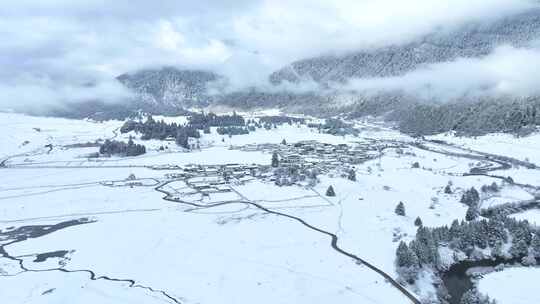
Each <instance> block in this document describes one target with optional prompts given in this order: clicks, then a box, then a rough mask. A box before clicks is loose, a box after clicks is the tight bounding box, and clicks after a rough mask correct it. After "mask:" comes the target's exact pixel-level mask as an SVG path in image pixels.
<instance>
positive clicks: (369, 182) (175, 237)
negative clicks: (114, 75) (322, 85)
mask: <svg viewBox="0 0 540 304" xmlns="http://www.w3.org/2000/svg"><path fill="white" fill-rule="evenodd" d="M0 119H1V120H2V121H3V124H2V125H0V128H5V129H6V130H9V132H1V133H2V135H0V141H1V142H2V143H3V144H2V147H1V148H0V149H1V150H0V161H1V160H2V159H4V158H8V159H7V161H6V164H7V165H9V166H12V167H8V168H3V169H1V171H0V172H1V174H0V229H1V230H2V231H8V230H9V229H13V227H21V226H25V225H43V224H54V223H59V222H62V221H66V220H70V219H78V218H90V219H92V220H94V222H92V223H89V224H85V225H81V226H74V227H69V228H66V229H62V230H59V231H56V232H54V233H51V234H48V235H45V236H43V237H40V238H36V239H28V240H26V241H24V242H17V243H14V244H12V245H7V246H5V250H6V251H7V252H9V254H10V255H12V256H35V255H36V254H39V253H44V252H53V251H57V250H67V251H69V252H70V253H69V259H67V260H64V262H65V265H58V261H56V260H50V261H47V266H48V264H55V263H56V264H57V265H56V266H57V267H60V266H61V267H63V268H64V269H68V270H80V269H91V270H92V271H93V272H95V273H96V274H100V275H107V276H109V277H113V278H123V279H127V278H129V279H130V280H134V281H136V282H137V283H138V284H142V285H145V286H152V287H153V288H155V289H159V290H165V291H167V293H168V294H170V295H173V296H174V297H175V298H177V299H179V300H180V302H182V303H216V302H218V303H276V302H277V303H407V302H408V300H407V299H406V298H405V297H404V296H403V295H402V294H401V293H399V292H398V291H397V290H396V289H395V288H393V287H392V286H391V285H390V284H388V283H386V282H385V281H384V279H383V278H382V277H380V276H378V275H377V274H376V273H374V272H373V271H371V270H369V269H368V268H367V267H365V266H363V265H358V264H357V263H355V261H354V260H352V259H350V258H348V257H346V256H344V255H341V254H339V253H338V252H336V251H335V250H333V249H332V248H331V247H330V238H329V237H328V236H327V235H324V234H320V233H317V232H314V231H312V230H308V229H306V228H305V227H304V226H302V225H301V224H299V223H298V222H296V221H294V220H291V219H289V218H285V217H280V216H277V215H273V214H268V213H265V212H263V211H262V210H260V209H257V208H254V207H253V206H247V205H245V204H242V203H236V204H228V205H223V206H219V207H214V208H208V209H204V208H201V209H195V208H192V207H189V206H185V205H181V204H176V203H174V202H168V201H165V200H163V199H162V197H163V196H164V195H163V193H160V192H157V191H156V190H155V187H154V186H153V185H154V184H153V183H148V184H143V185H142V186H138V187H129V186H125V187H111V186H107V183H109V184H110V183H112V184H115V183H116V184H122V183H121V181H123V180H125V179H126V178H127V177H128V176H130V175H131V174H133V175H135V176H136V177H137V178H144V179H154V180H155V181H156V183H159V182H163V181H165V180H166V178H165V174H167V173H174V172H175V171H174V170H152V169H151V168H149V167H150V166H154V165H188V164H227V163H241V164H262V165H265V164H269V163H270V158H271V155H270V154H268V153H263V152H259V151H253V152H245V151H240V150H237V149H230V147H231V146H241V145H246V144H258V143H280V142H281V141H282V140H283V139H286V140H287V142H289V143H294V142H298V141H302V140H317V141H319V142H325V143H331V144H354V143H357V142H367V140H371V139H377V140H382V139H384V140H400V141H405V142H413V141H414V140H413V139H412V138H409V137H408V136H406V135H403V134H400V133H398V132H396V131H393V130H389V129H384V128H374V127H373V126H365V125H361V124H360V125H359V126H360V127H362V126H364V127H365V128H364V129H363V130H364V131H362V132H361V134H360V136H359V137H354V136H332V135H328V134H322V133H318V132H316V131H314V130H313V129H310V128H307V127H306V126H296V125H292V126H289V125H284V126H280V127H278V128H277V129H273V130H258V131H256V132H253V133H250V134H248V135H242V136H233V137H231V138H229V137H223V136H220V135H218V134H216V132H215V130H214V129H213V130H212V133H211V134H210V135H204V136H203V138H202V139H201V142H202V143H203V145H202V150H200V151H193V152H184V151H182V150H181V149H179V148H177V147H176V146H175V145H174V143H163V142H159V141H141V140H139V139H137V138H136V139H135V140H136V141H137V142H140V143H143V144H145V145H147V147H149V151H148V153H147V154H146V155H142V156H139V157H131V158H119V157H116V158H115V157H113V158H110V159H99V160H98V161H96V160H89V159H87V158H85V155H88V154H89V153H93V152H97V150H98V148H97V147H85V148H66V145H72V144H80V143H86V142H94V141H96V140H98V139H107V138H117V139H122V140H127V138H128V137H129V136H130V135H132V136H136V134H118V133H119V132H118V131H117V130H118V129H119V128H120V126H121V125H122V123H123V122H120V121H109V122H102V123H98V122H92V121H83V120H68V119H58V118H37V117H28V116H24V115H19V114H5V113H0ZM160 119H161V118H160ZM163 119H165V120H166V121H175V122H184V121H185V117H178V118H163ZM35 128H38V130H36V129H35ZM444 138H445V139H447V140H448V138H447V137H444ZM539 139H540V138H539ZM486 140H488V139H486ZM510 140H512V139H510V138H506V139H505V140H504V141H501V144H500V145H501V146H500V149H501V151H499V152H501V154H504V153H503V152H504V151H503V149H505V147H506V146H505V145H506V144H507V143H508V141H510ZM537 142H538V141H534V139H532V142H528V141H523V143H522V145H523V146H522V148H521V149H522V150H520V151H518V152H516V153H515V156H519V157H520V158H524V157H525V154H527V155H528V154H529V152H524V151H531V149H534V145H536V143H537ZM520 143H521V141H520ZM48 144H51V145H52V146H53V148H52V150H51V151H50V152H47V151H48V150H49V148H47V147H45V146H46V145H48ZM164 144H165V145H168V146H169V148H168V149H167V151H158V148H159V146H161V145H164ZM459 144H461V145H466V146H467V147H470V148H473V149H479V150H481V149H486V148H485V147H484V146H482V145H480V144H478V143H475V142H467V141H465V140H462V141H461V142H460V143H459ZM446 149H448V148H446ZM405 150H406V151H405V152H406V153H402V152H403V151H401V152H400V151H397V150H395V149H389V150H387V151H385V152H384V154H383V155H382V156H381V157H380V158H377V159H373V160H370V161H367V162H365V163H362V164H359V165H355V167H354V169H355V172H356V175H357V181H354V182H353V181H350V180H347V179H346V178H342V177H339V176H338V175H330V174H329V175H324V176H321V177H320V182H319V183H318V184H317V185H316V186H315V187H314V188H313V189H306V188H303V187H299V186H288V187H278V186H276V185H274V184H273V183H269V182H264V181H258V180H257V181H251V182H248V183H245V184H239V185H231V186H230V187H231V188H232V189H233V190H234V191H236V192H237V193H239V194H240V195H241V196H243V197H245V198H247V199H249V200H250V201H253V202H257V203H260V204H261V205H262V206H264V207H265V208H269V209H271V210H274V209H275V210H279V211H280V212H284V213H287V214H290V215H292V216H295V217H298V218H301V219H302V220H304V221H306V222H308V223H309V224H311V225H314V226H316V227H318V228H320V229H324V230H326V231H329V232H331V233H334V234H335V235H337V236H338V237H339V246H340V247H341V248H343V249H344V250H347V251H348V252H352V253H354V254H356V255H358V256H360V257H362V258H363V259H365V260H367V261H368V262H370V263H372V264H374V265H377V267H379V268H380V269H382V270H383V271H385V272H386V273H389V274H390V275H391V276H392V277H396V273H395V269H394V268H395V267H394V257H395V250H396V248H397V245H398V244H399V241H400V240H405V241H410V240H411V239H412V238H413V237H414V235H415V231H416V226H415V225H414V220H415V218H416V217H421V219H422V221H423V223H424V225H426V226H429V227H436V226H441V225H450V224H451V222H452V221H453V220H454V219H458V220H462V219H464V217H465V212H466V209H467V208H466V206H464V205H463V204H460V203H459V198H460V196H461V194H462V193H463V191H465V190H466V189H468V188H470V187H473V186H474V187H476V188H480V187H481V186H482V185H485V184H491V183H492V182H493V181H494V179H492V178H489V177H486V176H461V175H460V174H461V173H463V172H468V170H469V169H470V167H471V163H470V162H469V161H467V160H465V159H462V158H458V157H454V156H448V155H443V154H440V153H434V152H430V151H425V150H421V149H417V148H412V147H409V148H406V149H405ZM489 152H492V153H496V152H497V151H496V150H493V149H490V150H489ZM531 159H534V157H532V158H531ZM416 162H418V163H419V164H420V167H419V168H412V167H413V164H414V163H416ZM539 163H540V161H539ZM516 171H517V170H516ZM520 172H522V173H520ZM520 172H517V173H516V175H517V176H518V177H522V178H523V179H527V180H529V181H532V182H534V181H535V180H537V179H536V178H537V177H535V176H534V174H531V173H530V172H529V171H527V170H522V171H520ZM449 182H451V184H452V189H453V193H451V194H446V193H444V187H445V186H446V185H447V184H448V183H449ZM330 185H332V186H333V187H334V189H335V192H336V196H335V197H326V196H324V193H325V192H326V189H327V188H328V186H330ZM170 186H171V187H172V186H174V187H176V188H178V189H180V188H182V187H183V185H180V184H178V185H176V184H171V185H170ZM184 186H185V185H184ZM321 194H322V195H321ZM220 195H221V196H216V198H215V200H216V201H222V200H233V197H236V194H229V193H227V194H220ZM231 195H232V196H231ZM526 198H527V199H530V198H531V194H530V193H526V192H523V191H521V190H517V189H513V188H512V187H510V186H503V188H502V190H501V193H500V194H499V195H498V196H497V197H491V198H489V199H486V201H484V202H483V206H488V207H489V206H493V205H496V204H504V203H508V202H513V201H515V200H519V199H526ZM235 199H236V198H235ZM400 201H403V202H404V203H405V206H406V216H398V215H396V214H395V212H394V209H395V207H396V205H397V203H398V202H400ZM523 216H526V214H523ZM8 228H9V229H8ZM24 261H25V262H24V263H25V265H26V267H28V268H30V269H43V268H44V267H45V266H44V265H45V264H40V263H37V262H33V259H31V258H25V260H24ZM0 273H4V274H8V275H10V276H1V275H0V295H6V296H5V297H4V298H3V299H2V300H4V299H7V303H62V302H64V301H68V300H70V299H71V300H72V299H77V303H118V302H122V303H169V302H170V299H167V298H166V297H163V295H162V294H159V293H153V292H149V291H148V290H144V289H137V288H130V287H129V286H128V285H129V284H127V283H122V282H110V281H106V280H97V281H93V280H90V279H89V277H88V275H87V274H85V273H63V272H58V271H47V272H36V273H33V272H25V273H21V274H17V273H18V271H17V266H16V265H13V261H11V260H8V259H5V258H0ZM504 273H506V270H505V271H503V272H502V273H501V274H504ZM16 274H17V275H16ZM11 275H13V276H11ZM494 275H496V274H494ZM510 275H513V274H512V273H510ZM489 278H490V277H487V278H486V281H485V282H486V283H481V284H482V285H484V286H487V287H485V290H486V292H487V293H489V294H490V295H491V294H492V292H493V293H494V296H493V297H496V296H499V295H497V294H496V292H497V291H496V290H495V289H496V288H490V287H489V286H492V285H489V284H490V283H489V282H490V281H489V280H488V279H489ZM493 280H494V281H497V280H499V281H500V280H501V279H500V278H494V279H493ZM483 282H484V281H483ZM426 284H427V283H426ZM493 284H495V283H493ZM482 288H483V287H482ZM427 289H428V292H429V291H430V290H429V288H427ZM51 290H52V291H51ZM483 290H484V289H483ZM412 291H413V292H415V293H417V294H422V295H425V294H426V292H425V290H412ZM501 303H513V302H505V301H504V297H503V296H501ZM529 303H532V302H529Z"/></svg>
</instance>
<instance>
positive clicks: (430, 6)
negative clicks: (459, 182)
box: [0, 0, 540, 128]
mask: <svg viewBox="0 0 540 304" xmlns="http://www.w3.org/2000/svg"><path fill="white" fill-rule="evenodd" d="M302 1H303V0H302ZM302 1H298V2H294V3H290V2H281V1H278V2H274V1H263V0H261V1H260V2H254V3H252V5H246V4H245V3H244V4H242V5H239V6H238V7H233V10H232V11H231V12H226V10H223V7H222V5H217V4H216V5H214V2H213V1H210V0H209V1H208V2H207V3H206V2H205V3H204V4H201V5H193V6H188V7H184V8H181V7H180V6H178V5H176V4H174V3H173V2H167V10H163V11H161V12H160V13H159V14H151V15H145V14H142V13H135V11H134V10H132V9H130V10H129V11H130V12H131V13H129V15H130V16H131V17H132V18H133V22H131V21H126V7H125V6H126V5H127V3H119V4H117V6H115V7H114V9H112V10H110V11H109V13H110V15H109V16H108V17H107V18H96V12H98V11H99V8H98V7H93V6H92V5H90V7H88V6H78V5H71V6H68V7H67V10H66V12H65V14H64V13H60V12H57V11H54V10H53V8H54V5H52V4H47V3H45V4H43V6H40V11H42V12H47V13H50V14H52V15H54V16H55V18H56V19H54V22H55V23H52V24H49V23H46V22H45V20H44V19H43V17H42V16H41V15H40V16H38V15H33V14H30V15H28V13H27V11H26V10H25V9H23V8H25V5H26V4H25V3H20V4H15V3H14V5H13V7H11V8H10V13H9V14H5V17H6V18H5V19H4V21H3V22H4V23H5V25H6V27H5V28H7V30H6V33H7V34H6V35H7V36H6V37H7V38H8V39H7V40H8V41H10V39H9V37H17V36H21V37H25V39H26V41H21V43H19V44H14V43H8V44H6V45H4V46H2V47H0V55H3V56H1V57H2V58H8V59H9V60H4V61H6V62H5V67H6V70H5V71H2V72H0V78H1V79H2V80H3V84H2V85H0V88H1V89H2V90H0V92H1V93H0V94H1V95H0V100H1V101H2V103H3V105H4V107H5V108H7V109H15V110H17V111H25V112H31V113H41V114H51V113H53V114H55V115H56V114H58V115H62V116H72V117H77V116H84V115H89V114H91V113H92V111H95V112H96V113H100V115H101V114H103V113H108V112H122V113H131V112H136V111H139V110H142V111H147V112H153V113H163V114H171V113H177V112H182V111H184V110H186V109H197V108H198V109H200V108H208V107H210V108H212V107H229V108H237V109H254V108H276V107H277V108H280V109H282V110H284V111H286V112H300V113H309V114H314V115H318V116H331V115H346V116H366V115H374V116H380V117H386V118H391V119H392V120H394V121H397V122H401V121H403V120H404V119H403V118H402V117H405V116H406V117H409V118H407V120H408V121H411V120H414V117H415V114H414V113H411V112H410V109H416V108H417V105H421V106H422V107H425V106H428V107H434V108H436V107H440V104H442V103H445V104H463V103H464V104H474V103H482V104H484V103H486V102H487V101H490V100H491V101H494V102H493V104H498V103H500V102H503V101H504V102H507V103H509V104H511V103H519V104H522V103H529V105H530V104H531V100H536V96H540V89H539V88H540V86H538V85H537V81H536V79H538V78H539V77H540V75H539V72H538V71H540V40H539V39H538V38H540V6H539V4H538V3H536V2H534V1H528V0H520V1H514V2H508V1H501V0H479V1H472V2H471V1H464V0H463V1H462V0H457V1H453V2H452V3H432V2H429V1H424V0H414V1H413V2H411V3H408V4H403V3H396V2H395V1H391V0H384V1H381V2H380V3H379V2H377V3H373V4H368V3H353V2H351V1H346V0H342V1H336V2H332V1H326V0H320V1H316V2H310V3H309V5H307V6H306V9H301V7H303V4H307V2H306V3H303V2H302ZM133 5H134V6H139V5H142V4H139V3H135V4H133ZM203 7H204V8H207V9H208V10H205V9H203ZM144 8H145V9H148V7H146V6H144ZM137 12H138V11H137ZM292 12H302V13H301V14H299V13H295V14H292ZM19 15H20V16H21V17H24V18H26V19H28V20H27V21H28V23H29V24H33V25H35V26H39V27H40V28H42V29H43V32H44V34H43V35H41V36H36V35H34V34H31V33H30V32H28V31H27V30H26V28H25V27H21V26H18V24H19V23H20V22H19V21H18V20H19V19H17V18H16V17H17V16H19ZM90 16H91V17H92V18H89V17H90ZM195 16H197V17H198V18H194V17H195ZM24 18H23V19H24ZM89 20H92V24H90V23H89ZM216 20H220V21H219V22H216ZM315 20H317V22H314V21H315ZM51 22H52V21H51ZM96 28H97V29H102V30H105V29H107V31H104V33H107V34H105V35H101V34H99V31H96ZM67 29H69V30H67ZM64 37H71V38H72V39H65V38H64ZM22 53H24V56H23V57H21V55H20V54H22ZM23 59H24V60H23ZM9 71H14V72H12V73H10V72H9ZM533 104H534V102H533ZM81 109H83V110H81ZM111 109H112V110H111ZM120 109H122V110H120ZM436 110H437V111H438V109H436ZM433 111H435V110H433ZM78 112H79V113H78ZM405 112H407V113H405ZM90 116H91V115H90ZM105 116H107V115H105ZM112 116H113V117H114V116H116V115H112ZM410 117H413V118H412V119H411V118H410ZM449 128H450V127H449Z"/></svg>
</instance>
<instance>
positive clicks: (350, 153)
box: [232, 140, 377, 172]
mask: <svg viewBox="0 0 540 304" xmlns="http://www.w3.org/2000/svg"><path fill="white" fill-rule="evenodd" d="M232 149H239V150H242V151H263V152H266V153H269V154H271V153H274V152H276V153H277V154H278V155H279V165H280V166H281V167H287V166H294V167H299V168H311V169H314V168H315V169H318V171H319V172H328V171H330V170H334V169H336V168H342V167H349V166H354V165H357V164H361V163H363V162H365V161H367V160H370V159H373V158H374V157H375V155H376V154H375V153H372V152H373V151H377V149H376V147H374V146H370V145H366V144H363V143H358V144H355V145H354V146H350V145H347V144H337V145H334V144H328V143H321V142H318V141H315V140H306V141H300V142H297V143H294V144H253V145H245V146H241V147H232Z"/></svg>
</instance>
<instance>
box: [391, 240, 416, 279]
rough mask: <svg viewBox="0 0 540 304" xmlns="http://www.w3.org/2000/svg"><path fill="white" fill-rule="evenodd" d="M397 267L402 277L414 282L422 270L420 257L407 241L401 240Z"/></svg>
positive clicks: (397, 254) (397, 255)
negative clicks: (419, 262) (419, 261)
mask: <svg viewBox="0 0 540 304" xmlns="http://www.w3.org/2000/svg"><path fill="white" fill-rule="evenodd" d="M396 267H397V272H398V274H399V276H400V278H401V279H403V280H404V281H407V282H408V283H410V284H412V283H414V281H415V280H416V278H417V277H418V272H419V270H420V267H419V264H418V257H417V256H416V254H415V253H414V251H412V250H411V249H410V248H409V247H408V246H407V244H406V243H405V242H403V241H402V242H401V243H400V244H399V246H398V248H397V250H396Z"/></svg>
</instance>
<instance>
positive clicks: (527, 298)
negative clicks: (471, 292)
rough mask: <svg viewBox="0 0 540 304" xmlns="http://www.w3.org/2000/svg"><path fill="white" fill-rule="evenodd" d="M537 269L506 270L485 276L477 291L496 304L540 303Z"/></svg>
mask: <svg viewBox="0 0 540 304" xmlns="http://www.w3.org/2000/svg"><path fill="white" fill-rule="evenodd" d="M539 275H540V269H538V268H507V269H505V270H503V271H500V272H493V273H490V274H487V275H485V276H484V278H482V279H481V280H480V282H479V291H480V292H481V293H484V294H488V295H489V296H490V297H491V298H492V299H494V300H496V301H497V303H498V304H532V303H540V295H539V294H538V289H537V288H538V276H539Z"/></svg>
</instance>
